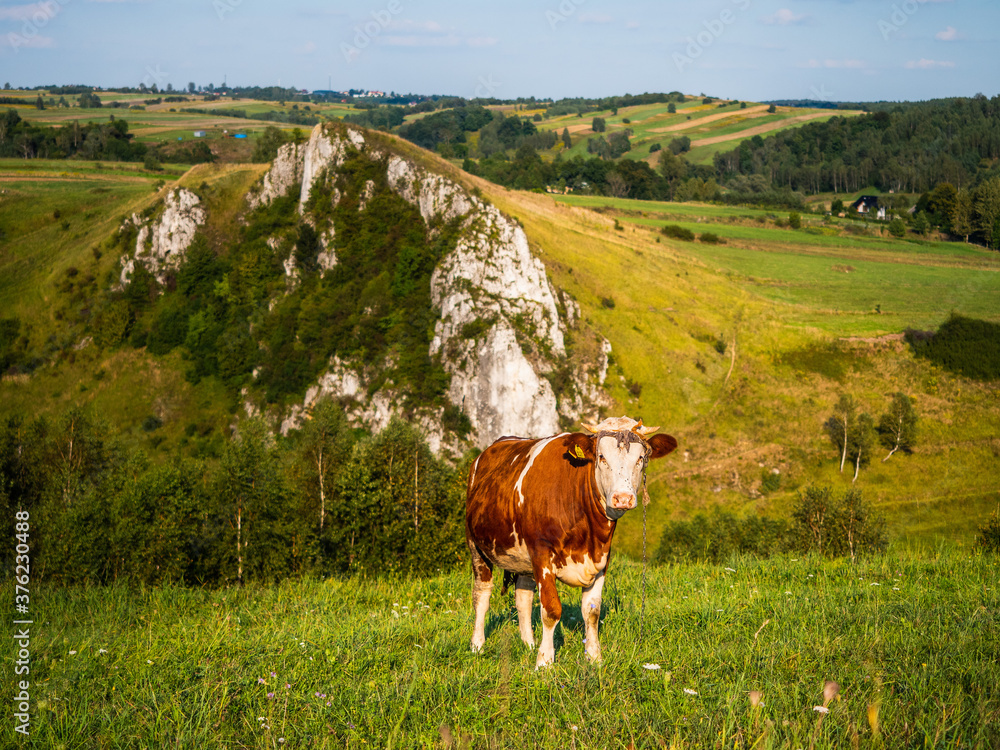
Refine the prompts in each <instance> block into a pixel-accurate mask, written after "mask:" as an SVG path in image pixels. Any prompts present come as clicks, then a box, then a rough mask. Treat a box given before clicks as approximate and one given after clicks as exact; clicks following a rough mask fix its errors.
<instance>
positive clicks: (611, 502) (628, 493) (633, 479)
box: [594, 434, 646, 521]
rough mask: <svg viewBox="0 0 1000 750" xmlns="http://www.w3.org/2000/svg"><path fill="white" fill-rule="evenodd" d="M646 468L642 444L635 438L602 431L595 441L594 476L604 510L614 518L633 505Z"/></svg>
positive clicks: (644, 451)
mask: <svg viewBox="0 0 1000 750" xmlns="http://www.w3.org/2000/svg"><path fill="white" fill-rule="evenodd" d="M645 468H646V446H645V445H644V444H643V443H642V442H641V441H639V440H635V439H631V440H619V439H618V438H617V437H616V436H615V435H607V434H604V435H602V436H601V437H600V439H599V440H598V441H597V456H596V461H595V465H594V474H595V479H596V480H597V487H598V489H599V490H600V493H601V496H602V497H603V498H604V512H605V513H606V514H607V516H608V518H610V519H611V520H612V521H617V520H618V519H619V518H621V517H622V516H623V515H625V511H627V510H632V509H633V508H634V507H635V506H636V505H637V504H638V499H637V497H636V495H637V493H638V491H639V489H640V487H641V486H642V477H643V471H644V470H645Z"/></svg>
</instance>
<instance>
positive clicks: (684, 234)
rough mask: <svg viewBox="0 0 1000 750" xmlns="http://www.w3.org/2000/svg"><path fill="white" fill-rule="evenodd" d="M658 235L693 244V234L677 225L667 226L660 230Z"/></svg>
mask: <svg viewBox="0 0 1000 750" xmlns="http://www.w3.org/2000/svg"><path fill="white" fill-rule="evenodd" d="M660 234H662V235H664V236H665V237H670V238H672V239H675V240H683V241H684V242H694V232H692V231H691V230H690V229H685V228H684V227H682V226H679V225H677V224H667V225H665V226H663V227H661V228H660Z"/></svg>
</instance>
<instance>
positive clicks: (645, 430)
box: [632, 419, 660, 437]
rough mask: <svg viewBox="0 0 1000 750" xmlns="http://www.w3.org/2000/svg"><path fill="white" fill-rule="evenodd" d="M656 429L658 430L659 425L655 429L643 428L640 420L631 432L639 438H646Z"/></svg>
mask: <svg viewBox="0 0 1000 750" xmlns="http://www.w3.org/2000/svg"><path fill="white" fill-rule="evenodd" d="M658 429H660V427H659V425H657V426H656V427H643V424H642V420H641V419H640V420H639V424H637V425H636V426H635V427H633V428H632V431H633V432H635V433H636V434H637V435H639V436H640V437H646V436H647V435H652V434H653V433H654V432H656V431H657V430H658Z"/></svg>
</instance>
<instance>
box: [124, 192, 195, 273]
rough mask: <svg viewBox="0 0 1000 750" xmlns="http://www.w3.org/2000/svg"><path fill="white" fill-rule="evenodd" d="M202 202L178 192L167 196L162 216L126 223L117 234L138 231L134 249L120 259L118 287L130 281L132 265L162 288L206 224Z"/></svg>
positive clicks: (133, 219)
mask: <svg viewBox="0 0 1000 750" xmlns="http://www.w3.org/2000/svg"><path fill="white" fill-rule="evenodd" d="M200 204H201V199H200V198H199V197H198V196H197V195H195V194H194V193H192V192H191V191H190V190H185V189H184V188H179V189H177V190H171V191H170V192H168V193H167V195H166V197H165V198H164V200H163V206H162V212H160V213H159V214H158V215H156V214H154V215H153V216H152V217H148V218H143V217H141V216H139V215H138V214H132V216H131V217H130V218H129V219H127V220H126V222H125V224H124V225H123V226H122V227H120V228H119V232H124V231H129V230H131V229H132V228H134V229H135V230H137V235H136V240H135V249H134V250H133V251H132V252H131V253H126V254H125V255H123V256H122V259H121V263H122V271H121V276H120V284H121V285H122V286H124V285H125V284H128V283H129V281H130V280H131V277H132V273H133V272H134V271H135V264H136V263H141V264H142V265H143V266H145V267H146V269H147V270H148V271H149V272H150V273H151V274H153V276H155V277H156V280H157V281H158V282H159V283H160V284H163V283H164V280H165V278H166V274H167V272H168V271H175V270H177V268H179V267H180V265H181V263H183V262H184V254H185V251H186V250H187V249H188V247H189V246H190V245H191V242H192V240H194V236H195V233H196V232H197V231H198V227H200V226H201V225H202V224H204V223H205V209H204V208H202V206H201V205H200Z"/></svg>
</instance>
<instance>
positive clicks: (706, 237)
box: [698, 232, 726, 245]
mask: <svg viewBox="0 0 1000 750" xmlns="http://www.w3.org/2000/svg"><path fill="white" fill-rule="evenodd" d="M698 241H699V242H704V243H707V244H709V245H725V244H726V240H725V239H723V238H722V237H720V236H719V235H717V234H715V232H703V233H702V235H701V236H700V237H699V238H698Z"/></svg>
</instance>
